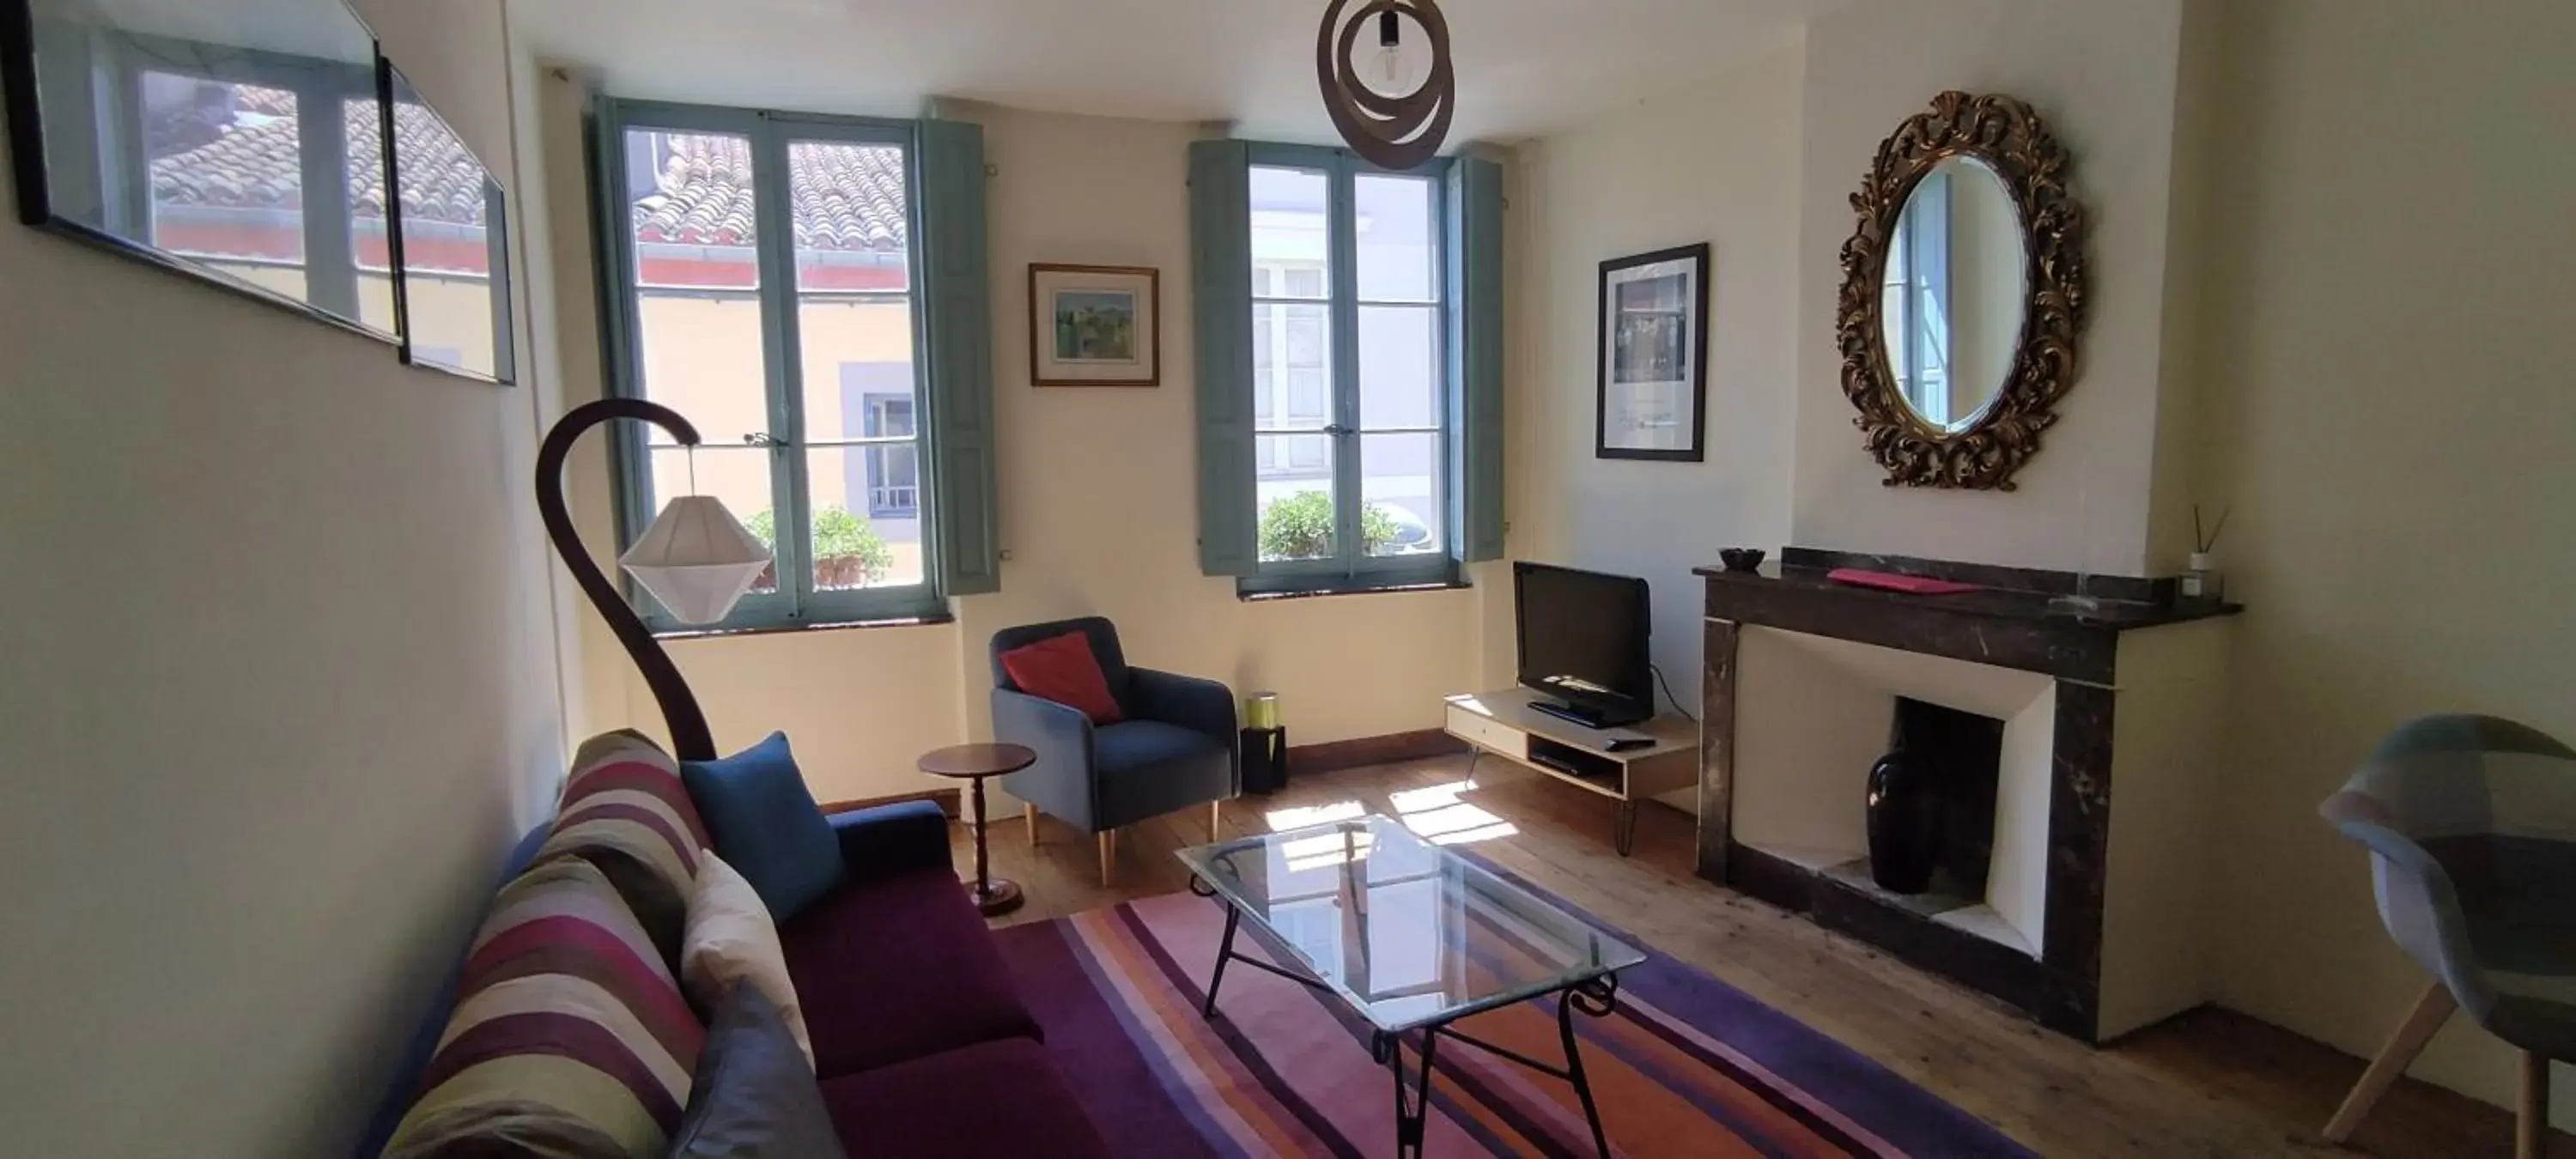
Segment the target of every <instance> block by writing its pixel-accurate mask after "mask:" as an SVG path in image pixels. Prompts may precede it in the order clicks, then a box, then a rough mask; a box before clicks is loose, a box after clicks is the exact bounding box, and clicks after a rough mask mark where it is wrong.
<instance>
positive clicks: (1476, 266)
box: [1448, 156, 1503, 563]
mask: <svg viewBox="0 0 2576 1159" xmlns="http://www.w3.org/2000/svg"><path fill="white" fill-rule="evenodd" d="M1448 192H1449V229H1450V237H1449V301H1450V302H1451V308H1450V311H1449V377H1450V381H1451V382H1453V383H1456V384H1457V388H1456V389H1455V390H1453V391H1451V392H1450V395H1449V455H1450V472H1451V477H1452V478H1453V479H1455V480H1456V483H1457V485H1456V486H1455V487H1454V488H1453V489H1452V491H1451V494H1452V496H1453V497H1454V498H1453V499H1452V500H1451V507H1452V511H1451V516H1452V518H1451V521H1450V526H1451V527H1454V528H1456V529H1457V531H1456V533H1455V534H1456V536H1457V541H1458V542H1457V550H1458V558H1459V560H1460V561H1461V562H1465V563H1475V562H1478V561H1481V560H1489V559H1501V558H1503V167H1502V166H1501V165H1500V164H1497V163H1496V162H1494V161H1491V160H1489V159H1486V158H1483V157H1474V156H1467V157H1460V158H1458V160H1457V162H1456V163H1455V164H1453V165H1451V166H1450V168H1449V191H1448Z"/></svg>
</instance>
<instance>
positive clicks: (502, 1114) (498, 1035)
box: [384, 858, 706, 1159]
mask: <svg viewBox="0 0 2576 1159" xmlns="http://www.w3.org/2000/svg"><path fill="white" fill-rule="evenodd" d="M458 995H459V996H458V1000H457V1004H456V1011H455V1013H454V1014H452V1015H451V1016H449V1018H448V1020H447V1029H446V1030H445V1031H444V1032H443V1033H441V1034H440V1035H439V1040H438V1050H437V1053H436V1054H434V1055H432V1056H431V1058H430V1064H429V1073H428V1075H427V1076H426V1077H425V1078H424V1079H423V1080H422V1084H421V1085H422V1089H423V1091H424V1092H425V1093H423V1094H422V1095H421V1097H420V1101H419V1102H417V1103H414V1104H412V1108H411V1111H410V1113H409V1114H407V1115H405V1116H404V1117H403V1121H402V1124H401V1125H400V1126H399V1127H397V1128H395V1130H394V1136H393V1140H392V1142H390V1143H388V1144H387V1145H386V1147H385V1152H384V1154H385V1157H386V1159H436V1157H443V1159H458V1157H463V1156H482V1155H491V1154H512V1155H520V1154H526V1155H545V1156H581V1157H589V1156H627V1155H631V1156H637V1157H639V1159H640V1157H645V1156H659V1155H661V1154H662V1153H663V1151H664V1150H666V1149H667V1148H668V1147H669V1145H670V1136H671V1132H672V1131H674V1130H676V1129H677V1128H678V1126H679V1122H680V1116H681V1112H682V1111H683V1109H685V1108H686V1107H687V1106H688V1103H689V1086H690V1075H691V1073H692V1072H694V1071H695V1070H696V1069H697V1064H698V1052H699V1051H700V1050H701V1049H702V1048H703V1047H704V1046H705V1044H706V1031H705V1029H704V1028H703V1027H701V1026H699V1025H698V1021H697V1017H696V1015H695V1014H693V1013H692V1012H691V1011H690V1010H689V1004H688V1000H687V999H686V998H683V997H682V996H681V994H680V988H679V985H678V984H677V983H675V982H673V981H672V980H671V975H670V972H669V971H668V970H666V969H664V968H663V966H662V962H661V960H660V956H659V955H658V954H657V953H655V952H654V949H653V946H652V944H651V942H649V941H648V940H646V938H645V936H644V931H643V929H642V928H641V927H639V926H638V925H636V923H635V919H634V917H633V916H632V915H631V914H629V913H628V912H627V909H626V904H625V902H624V901H622V900H620V899H619V897H618V895H617V891H616V889H615V888H613V887H612V886H610V885H609V882H608V879H607V877H606V876H605V875H604V874H602V873H600V871H599V870H598V869H596V868H594V867H592V866H591V865H590V864H589V863H588V862H585V861H583V860H581V859H579V858H559V859H556V860H553V861H547V862H543V863H540V864H539V865H537V866H536V867H535V868H533V869H530V870H529V871H528V872H526V873H524V874H521V875H520V876H519V878H518V879H517V880H515V881H512V882H511V883H510V884H509V885H507V886H505V887H503V888H502V890H501V896H500V899H499V900H498V901H497V902H496V903H495V904H494V909H493V913H492V916H491V917H490V918H488V919H486V920H485V921H484V923H483V928H482V929H481V930H480V931H479V932H477V933H476V934H475V936H474V947H473V950H472V952H471V953H470V954H469V956H468V957H467V959H466V963H465V975H464V978H463V981H462V984H461V986H460V989H459V992H458Z"/></svg>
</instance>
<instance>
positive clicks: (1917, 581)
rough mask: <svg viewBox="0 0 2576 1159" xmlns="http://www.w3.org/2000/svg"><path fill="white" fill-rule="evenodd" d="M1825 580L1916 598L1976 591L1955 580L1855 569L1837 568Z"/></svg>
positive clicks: (1826, 574) (1975, 587) (1826, 575)
mask: <svg viewBox="0 0 2576 1159" xmlns="http://www.w3.org/2000/svg"><path fill="white" fill-rule="evenodd" d="M1825 578H1826V579H1829V580H1832V581H1834V582H1835V583H1838V584H1850V585H1852V586H1853V587H1860V588H1878V589H1881V590H1883V591H1891V592H1904V593H1906V594H1908V595H1917V596H1954V595H1957V594H1959V593H1960V592H1973V591H1976V590H1977V585H1975V584H1963V583H1959V582H1957V581H1955V580H1939V579H1927V578H1925V577H1923V576H1919V575H1897V574H1895V573H1894V572H1884V571H1862V570H1861V569H1859V568H1856V567H1838V568H1835V569H1834V570H1832V571H1829V572H1826V573H1825Z"/></svg>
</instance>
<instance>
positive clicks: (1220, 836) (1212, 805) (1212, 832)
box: [1208, 801, 1225, 842]
mask: <svg viewBox="0 0 2576 1159" xmlns="http://www.w3.org/2000/svg"><path fill="white" fill-rule="evenodd" d="M1224 825H1225V802H1223V801H1210V802H1208V840H1209V841H1212V842H1213V841H1223V840H1225V834H1224V832H1223V831H1222V830H1223V827H1224Z"/></svg>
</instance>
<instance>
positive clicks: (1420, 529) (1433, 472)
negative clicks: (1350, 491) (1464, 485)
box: [1360, 434, 1447, 555]
mask: <svg viewBox="0 0 2576 1159" xmlns="http://www.w3.org/2000/svg"><path fill="white" fill-rule="evenodd" d="M1440 474H1441V472H1440V436H1438V435H1435V434H1408V435H1362V436H1360V495H1361V498H1362V500H1363V502H1365V503H1366V504H1367V505H1366V506H1365V507H1362V508H1361V509H1360V543H1361V546H1362V548H1363V550H1365V551H1366V552H1367V553H1368V554H1370V555H1433V554H1437V553H1439V552H1441V551H1443V550H1445V549H1446V541H1447V536H1445V535H1443V534H1442V533H1441V526H1440V525H1441V506H1442V505H1441V487H1440Z"/></svg>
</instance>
